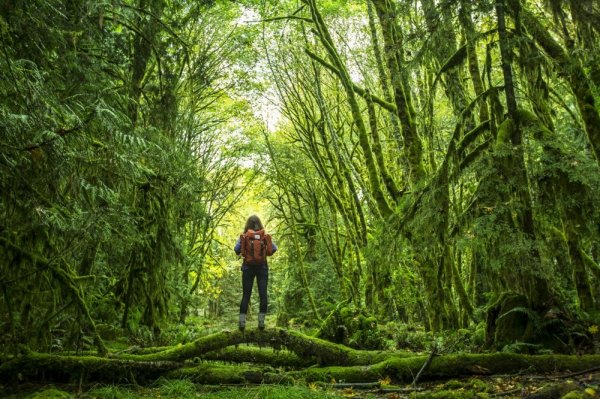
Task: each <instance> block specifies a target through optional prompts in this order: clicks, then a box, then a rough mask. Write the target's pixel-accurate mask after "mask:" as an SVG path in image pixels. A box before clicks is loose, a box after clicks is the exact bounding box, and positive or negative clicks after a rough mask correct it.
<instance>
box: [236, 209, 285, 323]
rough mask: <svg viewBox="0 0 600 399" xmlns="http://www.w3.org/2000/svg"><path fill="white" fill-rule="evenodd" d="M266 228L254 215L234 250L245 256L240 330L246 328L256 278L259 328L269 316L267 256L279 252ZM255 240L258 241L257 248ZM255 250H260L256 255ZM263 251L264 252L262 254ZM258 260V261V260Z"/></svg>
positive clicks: (247, 222)
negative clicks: (258, 300) (258, 301)
mask: <svg viewBox="0 0 600 399" xmlns="http://www.w3.org/2000/svg"><path fill="white" fill-rule="evenodd" d="M264 230H265V229H264V227H263V225H262V223H261V221H260V219H259V218H258V216H256V215H252V216H250V217H249V218H248V220H247V221H246V226H245V227H244V233H243V234H242V235H240V238H238V241H237V243H236V244H235V247H234V248H233V250H234V251H235V253H236V254H237V255H238V256H240V255H242V256H244V262H243V263H242V291H243V294H242V302H241V303H240V323H239V327H240V330H242V331H243V330H244V329H245V328H246V313H247V312H248V303H249V302H250V296H251V295H252V286H253V285H254V278H256V283H257V285H258V296H259V298H260V307H259V313H258V328H259V329H261V330H263V329H264V328H265V316H266V314H267V304H268V302H267V283H268V281H269V265H268V264H267V256H271V255H272V254H273V253H275V251H277V245H275V243H274V242H272V241H271V236H269V235H268V234H266V233H265V232H264ZM254 240H257V242H256V246H255V244H254ZM254 248H259V249H258V250H257V251H256V252H257V253H256V254H255V253H254ZM261 251H262V252H261ZM257 259H258V260H257Z"/></svg>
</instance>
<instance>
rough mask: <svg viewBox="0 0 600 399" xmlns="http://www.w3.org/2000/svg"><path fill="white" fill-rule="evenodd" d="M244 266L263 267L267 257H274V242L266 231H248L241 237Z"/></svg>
mask: <svg viewBox="0 0 600 399" xmlns="http://www.w3.org/2000/svg"><path fill="white" fill-rule="evenodd" d="M240 242H241V244H242V257H243V258H244V264H246V265H249V266H258V265H263V264H265V263H266V262H267V256H271V255H273V242H272V241H271V236H270V235H269V234H267V233H265V230H264V229H263V230H258V231H254V230H248V231H247V232H246V233H244V234H242V235H241V236H240Z"/></svg>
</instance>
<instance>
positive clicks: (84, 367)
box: [0, 329, 600, 384]
mask: <svg viewBox="0 0 600 399" xmlns="http://www.w3.org/2000/svg"><path fill="white" fill-rule="evenodd" d="M242 343H251V344H259V345H261V346H264V347H270V348H272V349H270V348H269V349H264V348H257V347H244V346H235V345H240V344H242ZM282 348H286V349H287V350H285V351H281V349H282ZM161 349H162V348H161ZM427 358H428V356H427V355H410V356H409V355H408V354H407V353H403V352H372V351H360V350H354V349H351V348H347V347H345V346H342V345H337V344H333V343H330V342H327V341H323V340H320V339H317V338H313V337H308V336H306V335H303V334H300V333H297V332H293V331H286V330H279V329H273V330H266V331H249V332H246V333H241V332H238V331H235V332H221V333H216V334H212V335H209V336H206V337H203V338H200V339H198V340H196V341H194V342H190V343H188V344H185V345H177V346H174V347H168V348H166V349H163V350H160V351H158V352H154V353H148V354H143V355H133V354H116V353H112V354H110V355H109V357H108V358H106V357H104V358H103V357H96V356H73V355H68V356H65V355H56V354H42V353H32V352H28V353H25V354H23V355H21V356H19V357H14V358H11V359H7V360H6V361H3V362H2V363H0V381H11V382H14V381H20V380H39V379H42V378H44V379H46V380H51V379H54V380H62V381H64V380H72V379H81V378H83V379H85V380H86V381H94V380H97V381H113V382H114V381H118V382H119V381H129V382H138V383H141V382H145V381H152V380H153V379H155V378H158V377H159V376H165V377H168V378H189V379H191V380H193V381H195V382H198V383H207V384H226V383H258V382H261V383H264V382H268V383H290V382H292V381H294V380H306V381H315V382H316V381H323V382H331V381H344V382H373V381H378V380H380V379H384V378H387V377H389V378H390V379H391V380H392V381H394V382H398V383H410V382H412V380H413V378H414V376H415V375H416V373H417V372H418V371H419V369H420V368H421V367H422V366H423V364H424V363H425V362H426V361H427ZM215 360H216V362H215ZM224 362H234V363H238V364H236V365H230V364H226V363H224ZM256 364H262V366H257V365H256ZM308 366H310V367H308ZM598 366H600V355H586V356H567V355H539V356H532V355H519V354H508V353H494V354H464V355H447V356H438V357H435V358H434V359H433V360H432V362H431V364H430V366H429V367H428V368H427V369H426V370H425V371H424V372H423V374H422V375H421V380H432V379H449V378H455V377H461V376H468V375H492V374H499V373H503V374H505V373H517V372H520V371H525V370H527V371H529V372H535V373H548V372H566V371H570V372H576V371H582V370H586V369H590V368H593V367H598ZM276 368H277V369H276Z"/></svg>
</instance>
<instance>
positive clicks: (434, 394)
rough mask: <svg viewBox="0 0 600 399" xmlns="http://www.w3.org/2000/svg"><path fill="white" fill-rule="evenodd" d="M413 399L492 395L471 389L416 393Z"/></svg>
mask: <svg viewBox="0 0 600 399" xmlns="http://www.w3.org/2000/svg"><path fill="white" fill-rule="evenodd" d="M410 397H411V398H415V399H417V398H418V399H420V398H423V399H424V398H431V399H474V398H482V399H484V398H490V395H488V394H487V393H482V392H476V391H474V390H469V389H459V390H456V391H454V390H446V389H443V390H440V391H436V392H424V393H414V394H411V395H410Z"/></svg>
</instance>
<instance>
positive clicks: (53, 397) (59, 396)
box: [28, 388, 73, 399]
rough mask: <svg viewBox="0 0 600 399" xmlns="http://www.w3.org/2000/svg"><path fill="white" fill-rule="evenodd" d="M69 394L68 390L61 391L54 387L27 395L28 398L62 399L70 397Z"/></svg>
mask: <svg viewBox="0 0 600 399" xmlns="http://www.w3.org/2000/svg"><path fill="white" fill-rule="evenodd" d="M71 397H73V395H71V394H70V393H68V392H65V391H61V390H59V389H56V388H50V389H45V390H43V391H39V392H36V393H34V394H32V395H31V396H28V399H63V398H71Z"/></svg>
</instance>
